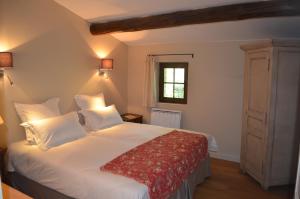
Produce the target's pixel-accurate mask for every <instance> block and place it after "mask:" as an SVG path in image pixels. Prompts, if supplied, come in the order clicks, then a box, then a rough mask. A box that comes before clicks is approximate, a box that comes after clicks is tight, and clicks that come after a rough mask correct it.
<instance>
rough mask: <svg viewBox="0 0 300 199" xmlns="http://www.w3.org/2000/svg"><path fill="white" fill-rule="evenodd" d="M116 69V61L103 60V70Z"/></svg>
mask: <svg viewBox="0 0 300 199" xmlns="http://www.w3.org/2000/svg"><path fill="white" fill-rule="evenodd" d="M113 67H114V60H113V59H101V65H100V69H101V70H112V69H113Z"/></svg>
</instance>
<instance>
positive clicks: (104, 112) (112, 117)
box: [80, 105, 123, 131]
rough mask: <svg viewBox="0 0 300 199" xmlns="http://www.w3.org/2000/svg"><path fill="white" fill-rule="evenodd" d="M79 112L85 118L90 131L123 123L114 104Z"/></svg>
mask: <svg viewBox="0 0 300 199" xmlns="http://www.w3.org/2000/svg"><path fill="white" fill-rule="evenodd" d="M80 113H81V114H82V115H83V116H84V118H85V124H86V126H87V127H88V129H90V130H92V131H96V130H100V129H103V128H107V127H111V126H113V125H116V124H121V123H123V120H122V118H121V116H120V114H119V112H118V111H117V109H116V107H115V105H111V106H108V107H103V108H98V109H97V110H81V111H80Z"/></svg>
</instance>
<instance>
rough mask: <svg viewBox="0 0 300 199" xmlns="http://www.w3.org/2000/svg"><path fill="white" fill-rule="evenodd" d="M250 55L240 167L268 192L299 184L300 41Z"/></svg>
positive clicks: (258, 46) (265, 44)
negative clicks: (275, 188)
mask: <svg viewBox="0 0 300 199" xmlns="http://www.w3.org/2000/svg"><path fill="white" fill-rule="evenodd" d="M241 49H242V50H244V51H245V58H246V59H245V67H244V74H245V75H244V102H243V128H242V146H241V169H242V171H244V172H246V173H248V174H249V175H251V176H252V177H253V178H255V179H256V180H257V181H258V182H259V183H260V184H261V185H262V186H263V187H264V188H265V189H267V188H268V187H270V186H275V185H284V184H290V183H295V177H296V170H297V159H298V158H297V157H298V149H299V148H298V147H299V134H300V128H299V123H300V120H299V116H300V104H299V103H300V101H299V96H300V95H299V93H300V40H298V41H297V40H296V41H291V40H265V41H260V42H256V43H250V44H246V45H242V46H241Z"/></svg>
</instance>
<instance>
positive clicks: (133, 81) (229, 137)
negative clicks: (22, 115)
mask: <svg viewBox="0 0 300 199" xmlns="http://www.w3.org/2000/svg"><path fill="white" fill-rule="evenodd" d="M239 45H240V42H223V43H198V44H197V43H194V44H189V43H185V44H167V45H148V46H129V52H128V54H129V56H128V111H129V112H135V113H141V114H143V115H144V116H145V117H146V121H147V122H148V121H149V112H148V110H146V109H145V108H143V107H142V94H143V83H144V69H145V60H146V55H147V54H151V53H153V54H156V53H194V54H195V57H194V59H192V58H190V57H178V56H172V57H163V58H160V61H188V62H189V71H188V72H189V80H188V84H189V87H188V103H187V105H175V104H163V103H160V104H159V107H163V108H169V109H175V110H182V111H183V122H182V125H183V126H182V127H183V128H185V129H190V130H196V131H201V132H205V133H209V134H211V135H213V136H215V138H216V140H217V142H218V144H219V147H220V150H219V152H218V153H217V154H214V156H217V157H220V158H224V159H228V160H234V161H239V158H240V157H239V156H240V144H241V142H240V140H241V115H242V92H243V89H242V87H243V66H244V54H243V52H242V51H241V50H240V49H239Z"/></svg>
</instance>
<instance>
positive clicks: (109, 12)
mask: <svg viewBox="0 0 300 199" xmlns="http://www.w3.org/2000/svg"><path fill="white" fill-rule="evenodd" d="M55 1H56V2H57V3H59V4H61V5H62V6H64V7H66V8H67V9H69V10H71V11H72V12H74V13H75V14H77V15H79V16H80V17H82V18H83V19H85V20H87V21H88V22H105V21H111V20H118V19H125V18H130V17H142V16H148V15H154V14H161V13H167V12H172V11H178V10H188V9H198V8H204V7H211V6H220V5H226V4H233V3H245V2H252V1H255V0H150V1H149V0H55ZM256 1H258V0H256ZM112 36H114V37H115V38H117V39H118V40H120V41H122V42H125V43H126V44H128V45H145V44H156V43H175V42H176V43H178V42H195V41H198V42H203V41H228V40H249V39H263V38H267V37H293V38H298V37H299V38H300V17H288V18H265V19H253V20H245V21H238V22H223V23H212V24H199V25H188V26H181V27H175V28H165V29H156V30H146V31H139V32H130V33H113V34H112Z"/></svg>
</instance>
